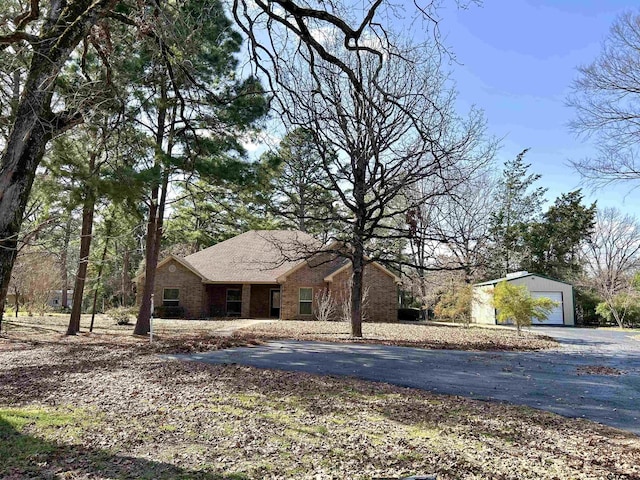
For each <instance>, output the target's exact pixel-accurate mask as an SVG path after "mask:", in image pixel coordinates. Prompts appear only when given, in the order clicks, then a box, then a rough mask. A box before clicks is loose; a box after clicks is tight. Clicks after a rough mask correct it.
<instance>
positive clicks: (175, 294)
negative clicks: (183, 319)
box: [162, 288, 180, 307]
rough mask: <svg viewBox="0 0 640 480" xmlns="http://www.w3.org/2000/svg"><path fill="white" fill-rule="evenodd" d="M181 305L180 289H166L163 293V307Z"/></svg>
mask: <svg viewBox="0 0 640 480" xmlns="http://www.w3.org/2000/svg"><path fill="white" fill-rule="evenodd" d="M179 305H180V289H179V288H165V289H164V291H163V293H162V306H163V307H177V306H179Z"/></svg>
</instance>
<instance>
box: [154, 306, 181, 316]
mask: <svg viewBox="0 0 640 480" xmlns="http://www.w3.org/2000/svg"><path fill="white" fill-rule="evenodd" d="M184 314H185V311H184V307H176V306H166V305H162V306H159V307H156V309H155V311H154V313H153V316H154V317H156V318H184Z"/></svg>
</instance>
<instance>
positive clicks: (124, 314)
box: [105, 307, 133, 325]
mask: <svg viewBox="0 0 640 480" xmlns="http://www.w3.org/2000/svg"><path fill="white" fill-rule="evenodd" d="M105 315H106V316H107V317H108V318H110V319H111V320H113V321H114V322H116V324H118V325H129V324H130V323H131V320H132V319H133V313H132V312H131V309H130V308H126V307H117V308H112V309H111V310H107V311H106V312H105Z"/></svg>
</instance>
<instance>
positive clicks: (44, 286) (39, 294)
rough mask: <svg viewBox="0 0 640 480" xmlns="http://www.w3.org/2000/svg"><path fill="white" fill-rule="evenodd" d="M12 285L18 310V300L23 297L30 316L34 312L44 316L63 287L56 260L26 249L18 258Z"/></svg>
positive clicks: (40, 252) (37, 251)
mask: <svg viewBox="0 0 640 480" xmlns="http://www.w3.org/2000/svg"><path fill="white" fill-rule="evenodd" d="M11 285H12V287H13V288H12V289H13V291H14V293H15V295H16V309H17V308H18V300H17V299H18V297H21V298H22V299H23V303H24V306H25V307H26V309H27V311H28V312H29V314H32V313H33V312H34V311H36V312H37V313H38V314H40V315H42V314H44V313H45V312H46V311H47V309H48V308H49V299H50V298H51V295H52V294H53V292H54V291H55V290H57V289H59V288H60V287H61V282H60V273H59V267H58V265H57V261H56V259H55V258H54V257H53V256H52V255H50V254H48V253H46V252H43V251H39V250H35V249H33V248H24V249H23V250H22V251H21V252H20V254H19V256H18V261H17V263H16V268H15V269H14V271H13V275H12V279H11ZM16 313H17V310H16ZM16 316H17V315H16Z"/></svg>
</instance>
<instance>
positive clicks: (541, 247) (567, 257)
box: [522, 190, 596, 281]
mask: <svg viewBox="0 0 640 480" xmlns="http://www.w3.org/2000/svg"><path fill="white" fill-rule="evenodd" d="M582 201H583V196H582V193H581V191H580V190H575V191H573V192H569V193H564V194H562V195H561V196H560V197H558V198H557V199H556V201H555V203H554V204H553V205H551V206H550V207H549V209H548V210H547V211H546V212H545V213H544V215H543V216H542V220H541V221H540V222H534V223H532V224H529V225H526V226H525V227H524V236H523V242H524V258H523V262H522V267H523V268H524V269H525V270H529V271H531V272H536V273H539V274H542V275H548V276H550V277H553V278H559V279H562V280H568V281H573V280H575V278H576V277H577V276H578V275H579V274H580V272H581V271H582V255H581V253H582V250H583V247H584V245H585V243H586V242H587V241H588V240H589V239H590V238H591V236H592V234H593V229H594V225H595V217H596V204H595V203H593V204H592V205H591V206H589V207H586V206H584V205H583V204H582Z"/></svg>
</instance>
